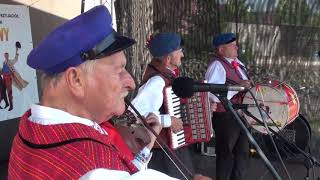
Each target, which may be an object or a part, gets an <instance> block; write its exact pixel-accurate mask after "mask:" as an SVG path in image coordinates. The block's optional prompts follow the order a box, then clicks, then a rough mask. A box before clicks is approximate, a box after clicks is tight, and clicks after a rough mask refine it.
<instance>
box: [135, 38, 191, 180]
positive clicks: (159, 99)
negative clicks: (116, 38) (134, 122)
mask: <svg viewBox="0 0 320 180" xmlns="http://www.w3.org/2000/svg"><path fill="white" fill-rule="evenodd" d="M182 45H183V43H182V40H181V37H180V35H179V34H176V33H172V32H162V33H158V34H156V35H155V36H153V37H151V38H150V40H149V42H148V44H147V47H148V49H149V51H150V53H151V55H152V57H153V58H152V61H151V62H150V63H149V64H148V66H147V69H146V70H145V73H144V75H143V79H142V85H141V87H140V88H139V91H138V94H137V96H136V97H135V98H134V100H133V101H132V103H133V104H134V105H135V106H136V107H137V109H138V110H139V111H140V112H141V113H142V114H144V115H147V114H148V113H150V112H152V113H154V114H156V115H157V116H158V117H159V119H160V120H161V124H162V125H163V127H164V129H163V130H162V132H161V135H163V136H162V137H164V138H165V139H166V140H167V141H168V142H170V140H169V139H170V138H171V137H173V136H175V135H177V134H179V133H180V132H183V131H181V130H182V129H183V123H182V121H181V119H180V118H176V117H174V116H171V115H170V114H169V112H168V110H166V108H167V107H165V105H164V102H165V97H164V91H165V88H166V87H168V86H170V85H171V81H172V80H173V79H174V78H176V77H178V76H179V67H180V66H181V58H182V57H183V56H184V54H183V51H182ZM168 145H169V146H172V144H169V143H168ZM175 153H176V154H177V156H178V157H179V158H180V159H181V160H182V161H183V163H184V164H185V165H186V166H187V168H188V169H189V170H190V171H193V165H192V160H191V157H190V152H189V149H188V147H182V148H179V149H177V150H175ZM149 167H150V168H153V169H156V170H159V171H161V172H164V173H166V174H168V175H170V176H173V177H177V178H183V176H182V174H181V173H180V172H179V171H178V169H177V168H176V167H175V166H174V164H173V163H172V162H171V161H170V159H168V157H167V156H166V154H165V153H164V152H163V151H162V149H160V148H159V147H158V148H157V147H156V148H154V149H153V155H152V158H151V161H150V163H149Z"/></svg>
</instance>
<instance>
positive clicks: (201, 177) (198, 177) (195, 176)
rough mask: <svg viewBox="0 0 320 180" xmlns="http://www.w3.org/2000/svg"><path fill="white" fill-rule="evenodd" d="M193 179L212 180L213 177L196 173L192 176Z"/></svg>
mask: <svg viewBox="0 0 320 180" xmlns="http://www.w3.org/2000/svg"><path fill="white" fill-rule="evenodd" d="M192 179H193V180H212V179H211V178H209V177H207V176H202V175H201V174H196V175H194V176H193V178H192Z"/></svg>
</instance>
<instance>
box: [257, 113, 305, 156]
mask: <svg viewBox="0 0 320 180" xmlns="http://www.w3.org/2000/svg"><path fill="white" fill-rule="evenodd" d="M278 134H279V135H281V136H282V137H283V138H285V139H286V140H287V141H288V142H290V143H291V144H294V145H296V146H297V147H298V148H300V149H301V150H303V151H306V150H308V147H309V143H310V141H311V128H310V125H309V123H308V121H307V119H306V118H305V117H304V116H302V115H301V114H299V116H298V117H297V118H296V119H295V121H293V122H292V123H291V124H289V125H287V126H286V127H285V128H284V129H282V130H281V131H279V132H278ZM260 135H261V134H260ZM273 138H274V141H275V143H276V145H277V147H278V150H279V153H280V155H281V156H282V157H283V158H294V157H296V156H297V155H298V154H300V152H299V151H298V150H297V148H295V147H294V146H290V145H287V144H286V142H284V141H283V140H282V139H281V138H279V137H277V136H275V135H273ZM258 139H260V138H258ZM261 139H262V141H260V142H263V144H262V145H261V146H262V149H264V150H265V151H266V152H265V153H266V155H267V156H269V157H271V158H277V155H276V151H275V149H274V147H273V146H272V142H271V140H270V137H269V136H268V135H262V138H261Z"/></svg>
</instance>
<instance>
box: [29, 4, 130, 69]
mask: <svg viewBox="0 0 320 180" xmlns="http://www.w3.org/2000/svg"><path fill="white" fill-rule="evenodd" d="M134 43H135V40H133V39H131V38H128V37H124V36H121V35H119V34H117V33H116V32H115V31H114V29H113V28H112V18H111V15H110V13H109V11H108V9H107V8H106V7H105V6H102V5H100V6H96V7H94V8H92V9H91V10H89V11H87V12H85V13H83V14H81V15H79V16H77V17H75V18H73V19H72V20H70V21H67V22H66V23H64V24H62V25H61V26H59V27H58V28H56V29H55V30H54V31H52V32H51V33H49V35H48V36H47V37H46V38H45V39H44V40H43V41H42V42H41V43H40V44H39V45H38V46H37V47H36V48H34V49H33V50H32V51H31V52H30V54H29V55H28V59H27V64H28V65H29V66H30V67H32V68H34V69H37V70H41V71H43V72H44V73H46V74H57V73H60V72H63V71H65V70H66V69H67V68H69V67H75V66H78V65H80V64H81V63H83V62H84V61H86V60H88V59H99V58H102V57H105V56H109V55H111V54H113V53H116V52H118V51H121V50H124V49H126V48H128V47H130V46H132V45H133V44H134Z"/></svg>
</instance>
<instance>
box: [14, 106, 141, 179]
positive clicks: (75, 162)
mask: <svg viewBox="0 0 320 180" xmlns="http://www.w3.org/2000/svg"><path fill="white" fill-rule="evenodd" d="M30 115H31V112H30V111H28V112H26V113H25V114H24V115H23V117H21V120H20V126H19V132H18V134H17V135H16V137H15V139H14V141H13V145H12V149H11V153H10V161H9V167H8V178H9V179H78V178H79V177H81V176H82V175H84V174H85V173H87V172H89V171H90V170H93V169H96V168H107V169H112V170H122V171H127V172H129V173H130V174H133V173H135V172H137V168H136V167H135V166H134V165H133V164H132V162H131V159H129V158H128V156H127V155H125V154H124V153H123V152H121V151H119V150H118V148H117V147H116V146H114V145H113V143H112V139H110V137H109V136H108V135H103V134H100V133H99V132H98V131H96V130H95V129H93V128H92V127H89V126H86V125H83V124H79V123H69V124H57V125H41V124H37V123H33V122H32V121H30V120H28V117H29V116H30Z"/></svg>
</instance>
